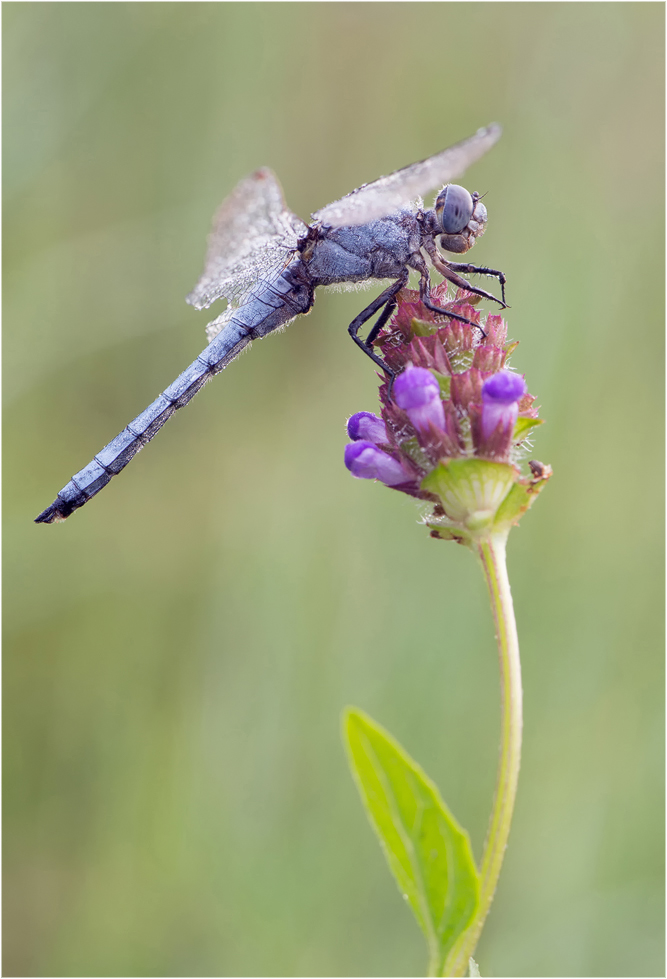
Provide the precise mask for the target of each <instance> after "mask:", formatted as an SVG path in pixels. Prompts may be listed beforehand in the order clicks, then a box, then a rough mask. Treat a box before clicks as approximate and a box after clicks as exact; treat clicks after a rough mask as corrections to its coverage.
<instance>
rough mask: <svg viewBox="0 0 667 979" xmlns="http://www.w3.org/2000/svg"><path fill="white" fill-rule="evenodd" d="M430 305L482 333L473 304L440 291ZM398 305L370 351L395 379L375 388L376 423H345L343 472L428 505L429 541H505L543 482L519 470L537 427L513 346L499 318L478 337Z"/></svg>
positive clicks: (407, 299)
mask: <svg viewBox="0 0 667 979" xmlns="http://www.w3.org/2000/svg"><path fill="white" fill-rule="evenodd" d="M433 297H434V299H435V300H436V302H437V303H438V305H440V306H443V308H444V309H445V310H447V311H448V312H454V313H458V314H459V315H463V316H465V317H466V319H469V320H471V321H472V323H474V324H479V326H480V327H482V323H481V322H480V316H479V313H478V312H477V311H476V310H475V309H474V305H473V304H474V303H475V302H477V297H476V296H474V295H472V294H470V293H466V292H463V290H459V291H458V292H457V294H456V296H455V298H454V300H451V299H448V297H447V288H446V283H442V284H441V285H440V286H438V287H437V289H435V290H434V291H433ZM397 298H398V304H397V308H396V311H395V313H394V315H393V317H392V319H391V320H390V322H389V323H388V324H387V326H385V328H384V329H383V330H382V331H381V332H380V334H379V335H378V337H377V339H376V341H375V343H376V344H377V346H378V347H379V349H380V353H381V355H382V357H383V358H384V360H385V362H386V363H387V364H388V366H389V367H391V369H392V370H394V371H395V372H396V378H395V380H394V384H393V389H392V390H391V391H390V385H389V384H388V383H387V382H386V381H384V382H383V383H382V384H381V386H380V402H381V405H382V417H381V418H380V417H378V416H377V415H374V414H372V413H371V412H358V413H357V414H356V415H353V416H352V418H350V420H349V422H348V434H349V436H350V438H351V439H353V442H352V444H351V445H348V446H347V448H346V451H345V464H346V465H347V467H348V469H350V471H351V472H352V474H353V475H355V476H359V477H361V478H366V479H379V480H380V481H381V482H383V483H385V484H386V485H387V486H391V487H392V488H395V489H396V488H397V489H400V490H401V491H402V492H405V493H409V494H410V495H412V496H416V497H418V498H419V499H422V500H425V501H428V502H430V503H432V504H434V508H433V512H432V514H431V516H430V517H428V518H427V519H426V523H427V525H428V526H429V528H430V529H431V532H432V534H433V536H436V537H442V538H446V539H455V540H459V541H461V542H464V543H470V542H471V541H472V540H473V539H477V540H479V539H480V537H481V536H484V535H488V534H489V533H491V532H505V533H506V532H507V531H508V530H509V527H510V525H511V524H512V523H516V522H517V520H518V518H519V516H520V515H521V513H523V512H524V511H525V510H526V509H528V507H529V506H530V504H531V503H532V500H533V499H534V497H535V494H536V493H537V492H538V491H539V490H540V489H541V488H542V486H543V485H544V484H545V482H546V480H547V479H548V478H549V476H550V475H551V470H550V468H549V467H548V466H543V465H542V464H541V463H540V464H531V470H530V474H529V475H528V474H526V475H525V476H524V475H522V474H521V470H520V468H519V463H520V462H521V461H522V460H523V458H524V456H525V454H526V452H525V450H526V436H527V435H528V433H529V432H530V431H531V430H532V429H534V428H535V427H536V426H537V425H539V424H541V420H540V419H539V418H538V417H537V410H536V409H535V408H534V407H533V402H534V400H535V399H534V397H533V396H532V395H530V394H528V390H527V386H526V382H525V380H524V378H523V377H522V376H521V375H520V374H517V373H515V372H514V371H512V370H510V369H509V366H508V359H509V356H510V354H511V353H512V352H513V350H514V349H515V348H516V346H517V344H516V343H511V342H509V343H508V341H507V326H506V324H505V322H504V321H503V319H502V317H500V316H497V315H488V316H487V317H486V319H485V321H484V323H483V331H484V332H483V334H482V330H481V329H479V330H478V329H475V328H474V327H472V326H469V325H468V324H467V323H462V322H461V321H460V320H455V319H451V318H448V317H447V316H446V315H444V314H434V313H432V312H431V311H430V310H428V309H427V308H426V307H425V306H424V305H423V304H422V303H421V301H420V298H419V294H418V293H416V292H412V291H411V290H409V289H403V290H402V292H400V293H399V295H398V297H397ZM380 446H382V448H380Z"/></svg>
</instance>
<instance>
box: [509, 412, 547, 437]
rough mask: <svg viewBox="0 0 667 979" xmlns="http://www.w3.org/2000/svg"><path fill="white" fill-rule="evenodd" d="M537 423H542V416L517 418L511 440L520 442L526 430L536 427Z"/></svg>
mask: <svg viewBox="0 0 667 979" xmlns="http://www.w3.org/2000/svg"><path fill="white" fill-rule="evenodd" d="M538 425H544V418H517V420H516V422H515V425H514V431H513V432H512V441H513V442H521V441H522V439H524V438H525V437H526V435H527V434H528V432H530V431H531V430H532V429H533V428H537V426H538Z"/></svg>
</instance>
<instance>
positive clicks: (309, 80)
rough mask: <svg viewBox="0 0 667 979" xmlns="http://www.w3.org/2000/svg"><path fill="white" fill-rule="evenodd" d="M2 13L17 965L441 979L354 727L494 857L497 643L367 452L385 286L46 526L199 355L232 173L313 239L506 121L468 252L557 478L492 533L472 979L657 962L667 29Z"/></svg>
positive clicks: (642, 968)
mask: <svg viewBox="0 0 667 979" xmlns="http://www.w3.org/2000/svg"><path fill="white" fill-rule="evenodd" d="M3 13H4V194H5V198H4V199H5V239H4V242H5V246H4V262H5V265H4V270H5V271H4V286H5V305H4V323H5V348H4V368H5V372H4V392H5V404H6V406H5V466H4V476H5V493H4V502H5V576H4V581H5V602H4V612H5V658H4V664H5V681H4V690H5V708H4V722H5V739H4V744H5V792H4V802H5V816H4V830H5V859H4V869H5V881H6V888H5V901H4V909H5V922H6V928H5V968H4V974H5V975H12V976H19V975H21V976H28V975H32V976H45V975H49V976H91V975H92V976H126V975H132V976H193V975H194V976H217V975H239V976H253V975H257V976H262V975H272V976H281V975H285V976H289V975H297V976H300V975H318V976H348V975H349V976H360V975H378V976H390V975H397V976H399V975H419V974H423V970H424V968H425V962H426V955H425V951H424V948H423V943H422V938H421V935H420V933H419V931H418V929H417V927H416V925H415V923H414V921H413V920H412V917H411V915H410V913H409V911H408V909H407V908H406V907H405V906H404V902H403V901H402V900H401V898H400V895H399V894H398V892H397V890H396V888H395V886H394V883H393V881H392V880H391V878H390V876H389V873H388V870H387V868H386V867H385V865H384V860H383V857H382V855H381V853H380V850H379V848H378V846H377V844H376V842H375V840H374V839H373V837H372V835H371V831H370V829H369V827H368V825H367V823H366V819H365V816H364V814H363V812H362V810H361V807H360V804H359V800H358V798H357V796H356V791H355V789H354V786H353V784H352V781H351V778H350V776H349V773H348V771H347V768H346V762H345V757H344V754H343V750H342V746H341V743H340V736H339V717H340V712H341V709H342V708H343V706H344V705H345V704H348V703H352V704H356V705H357V706H359V707H362V708H363V709H365V710H367V711H368V712H369V713H370V714H371V715H372V716H373V717H375V718H376V719H377V720H378V721H379V722H381V723H382V724H384V725H385V726H386V727H388V728H389V729H390V730H391V731H392V733H393V734H394V735H395V736H396V737H397V738H399V739H400V740H401V741H402V743H403V744H404V745H405V747H406V749H407V750H408V751H409V752H410V753H411V754H412V755H413V756H414V757H416V758H417V759H418V760H419V761H420V762H421V763H422V764H423V766H424V767H425V768H426V770H427V771H428V772H429V774H430V775H431V776H432V777H433V778H434V779H435V780H436V781H437V783H438V785H439V786H440V788H441V791H442V793H443V796H444V797H445V799H446V800H447V801H448V803H449V805H450V806H451V808H452V809H453V811H454V813H455V814H456V815H457V817H458V818H459V820H460V821H461V822H462V823H463V825H464V826H466V827H467V828H468V829H469V831H470V833H471V836H472V841H473V846H474V849H475V853H476V854H477V856H478V857H479V855H480V852H481V848H482V845H483V840H484V833H485V828H486V821H487V817H488V813H489V809H490V805H491V798H492V793H493V785H494V779H495V766H496V757H497V745H498V721H499V708H498V680H497V666H496V652H495V644H494V639H493V629H492V623H491V619H490V613H489V611H488V606H487V602H486V597H485V593H484V586H483V582H482V577H481V574H480V572H479V570H478V568H477V567H476V565H475V562H474V560H473V557H472V556H471V555H470V554H469V553H467V552H466V551H464V550H463V549H459V548H456V547H454V546H449V545H446V544H443V543H437V542H435V541H432V540H430V539H429V538H428V536H427V534H426V533H425V531H424V530H423V529H422V528H420V527H419V526H418V523H417V520H418V513H417V510H416V508H415V507H414V506H413V504H412V502H411V501H410V500H408V499H407V498H403V497H401V496H400V495H399V494H397V493H391V492H387V491H386V490H385V489H383V488H382V487H381V486H379V485H375V484H372V483H363V482H359V481H356V480H354V479H352V478H350V476H349V474H348V473H347V472H346V470H345V469H344V467H343V463H342V454H343V447H344V444H345V442H346V438H345V433H344V422H345V419H346V418H347V417H348V416H349V415H350V414H351V413H352V412H355V411H358V410H361V409H366V410H373V409H374V407H375V405H376V393H375V392H376V386H377V382H376V378H375V374H374V371H373V369H372V367H371V365H370V364H369V363H368V361H367V360H366V359H365V358H364V357H363V356H362V355H361V354H360V353H359V352H358V351H357V350H356V349H355V348H354V346H353V344H352V343H351V342H350V340H349V338H348V336H347V333H346V326H347V324H348V322H349V321H350V320H351V319H352V318H353V316H354V315H355V314H356V312H357V311H358V310H359V309H360V308H361V306H362V304H363V303H364V302H365V301H368V298H367V297H368V296H369V294H368V293H362V294H354V293H352V294H342V295H335V294H332V293H321V294H320V295H319V297H318V300H317V302H316V305H315V309H314V311H313V312H312V314H311V315H310V316H309V317H307V318H305V317H304V318H302V319H301V320H300V321H298V322H296V323H294V324H293V325H292V326H291V327H290V328H289V330H288V331H287V333H286V334H285V335H283V336H275V337H270V338H268V339H267V340H265V341H263V342H261V343H257V344H255V346H254V348H253V350H252V352H251V353H250V354H249V355H247V356H244V357H242V358H241V359H240V360H239V361H238V362H237V363H235V364H234V365H233V366H232V367H231V368H230V369H229V370H228V371H226V372H225V374H224V375H223V376H222V377H220V378H219V379H217V380H216V381H215V382H214V383H212V384H210V385H209V386H208V387H207V388H206V389H205V391H204V392H203V393H202V394H200V395H199V397H197V398H196V399H195V401H194V402H193V403H192V404H191V405H190V407H189V408H188V409H187V410H186V411H183V412H179V414H178V415H177V416H176V417H175V418H174V419H173V420H172V421H171V422H170V423H169V424H168V426H167V427H166V428H165V429H164V431H163V432H162V433H161V434H160V435H159V437H158V438H157V439H156V440H155V442H153V443H152V444H151V445H150V447H149V448H147V449H146V450H145V451H144V452H142V453H141V455H140V456H139V457H138V458H137V459H136V460H135V461H134V462H133V463H132V465H131V466H130V468H129V469H128V470H127V471H126V472H125V473H124V474H123V475H122V476H121V477H119V478H118V479H117V480H114V482H113V483H112V485H111V486H110V487H108V488H107V489H106V490H105V491H104V492H103V493H102V494H101V495H100V496H99V497H98V498H97V499H96V500H95V501H94V502H93V503H91V504H90V505H89V506H87V507H86V508H85V509H84V510H82V511H81V512H79V513H77V514H76V515H75V516H74V518H73V519H71V520H70V521H68V522H67V523H66V524H63V525H59V526H53V527H45V526H36V525H34V524H33V523H32V518H33V517H34V516H35V515H36V514H37V513H38V512H39V511H40V510H41V509H42V508H43V507H45V506H46V505H48V504H49V503H50V502H51V500H52V499H53V497H54V496H55V493H56V492H57V490H58V489H59V488H60V487H61V486H63V485H64V483H66V482H67V480H68V479H69V477H70V475H71V474H72V473H73V472H75V471H76V470H78V469H80V468H81V466H83V465H84V464H85V463H87V462H88V461H89V459H90V458H91V457H92V456H93V454H94V453H95V452H96V451H98V450H99V449H100V448H101V447H102V446H103V445H104V444H105V443H106V442H107V441H108V440H109V439H110V438H111V437H112V436H114V435H115V434H116V433H117V432H118V431H120V429H121V428H122V427H123V426H124V425H125V424H126V423H127V422H128V421H129V420H130V419H131V418H133V417H134V416H135V415H136V414H137V413H138V412H139V411H140V410H141V409H143V408H144V407H145V405H146V404H148V403H149V402H150V401H151V400H152V399H153V398H154V397H155V396H156V395H157V393H158V392H159V391H161V390H162V389H163V388H164V387H165V386H166V384H168V383H169V382H170V381H171V380H172V379H173V378H174V377H175V376H176V375H177V374H178V373H179V372H180V371H181V370H182V369H183V368H184V367H185V366H186V365H187V364H188V363H189V362H190V361H191V360H193V359H194V357H195V356H196V354H197V353H198V352H199V351H200V349H202V348H203V346H204V345H205V336H204V326H205V324H206V322H207V321H208V319H210V318H211V316H209V315H207V313H205V312H203V313H196V312H194V311H193V310H192V309H190V308H189V307H186V306H185V304H184V302H183V298H184V296H185V294H186V293H187V292H188V291H189V290H190V289H191V287H192V285H193V284H194V282H195V281H196V279H197V277H198V276H199V273H200V271H201V268H202V260H203V254H204V247H205V236H206V234H207V231H208V228H209V222H210V219H211V215H212V214H213V211H214V210H215V208H216V207H217V205H218V204H219V202H220V200H221V199H222V198H223V197H224V195H225V194H227V193H228V192H229V191H230V190H231V188H232V187H233V186H234V184H235V183H236V181H237V180H238V179H239V178H240V177H242V176H243V175H245V174H246V173H248V172H249V171H250V170H252V169H254V168H255V167H257V166H260V165H264V164H265V165H269V166H271V167H272V168H273V169H274V170H275V171H276V172H277V173H278V174H279V176H280V178H281V180H282V182H283V185H284V188H285V193H286V197H287V200H288V202H289V204H290V205H291V207H292V208H293V209H294V210H295V211H296V212H297V213H298V214H300V215H301V216H302V217H307V216H308V214H309V213H310V212H311V211H313V210H315V209H316V208H318V207H320V206H322V205H323V204H324V203H326V202H328V201H330V200H333V199H334V198H336V197H338V196H340V195H341V194H344V193H346V192H347V191H348V190H350V189H351V188H353V187H355V186H358V185H359V184H360V183H362V182H363V181H366V180H370V179H373V178H374V177H376V176H378V175H379V174H382V173H388V172H389V171H391V170H393V169H394V168H396V167H399V166H403V165H405V164H408V163H410V162H412V161H414V160H417V159H420V158H423V157H425V156H427V155H429V154H431V153H434V152H437V151H438V150H440V149H442V148H443V147H445V146H447V145H449V144H450V143H452V142H454V141H456V140H458V139H460V138H462V137H464V136H466V135H469V134H470V133H472V132H473V131H474V130H475V129H476V128H477V127H479V126H482V125H485V124H487V123H489V122H491V121H492V120H498V121H499V122H501V123H502V124H503V126H504V136H503V139H502V141H501V142H500V144H499V145H498V146H497V147H496V148H495V149H494V150H493V151H492V152H491V153H490V154H489V155H488V156H487V157H486V158H485V159H484V160H483V161H481V162H480V163H479V164H477V165H476V166H475V168H474V170H472V171H471V172H470V174H469V175H468V177H467V178H466V180H465V182H466V183H467V185H468V186H469V187H470V189H477V190H479V191H481V192H484V191H488V197H487V198H486V204H487V206H488V209H489V215H490V221H489V229H488V232H487V234H486V236H485V238H484V240H483V241H481V242H480V244H478V245H477V247H476V249H475V254H474V259H475V260H476V261H478V262H480V263H482V264H484V263H486V264H489V265H491V266H493V267H495V268H501V269H503V270H504V271H505V272H506V273H507V276H508V282H509V285H508V297H509V301H510V302H511V305H512V309H511V310H510V311H509V312H508V320H509V325H510V336H513V337H515V338H517V339H519V340H520V341H521V346H520V348H519V350H518V351H517V353H516V354H515V356H514V360H513V364H514V366H515V367H516V368H517V369H518V370H520V371H526V373H527V377H528V381H529V386H530V390H531V391H532V392H533V393H535V394H536V395H537V396H538V403H540V404H541V405H542V415H543V417H545V418H546V419H547V424H546V425H545V426H544V427H543V428H542V429H540V431H539V432H538V434H537V437H536V446H535V452H534V454H535V456H536V457H537V458H539V459H542V460H543V461H545V462H549V463H551V464H552V465H553V467H554V470H555V476H554V478H553V481H552V483H551V485H550V486H549V487H548V489H547V491H546V492H545V493H544V495H543V496H542V497H541V498H540V500H539V503H538V505H537V506H536V507H535V510H534V511H533V512H532V513H531V514H530V515H529V516H528V517H527V518H525V519H524V521H523V525H522V526H521V528H520V529H519V530H516V531H515V532H514V534H513V536H512V538H511V539H510V547H509V560H510V574H511V578H512V582H513V591H514V596H515V601H516V607H517V615H518V621H519V631H520V636H521V641H522V653H523V662H524V671H525V678H524V685H525V705H526V706H525V710H526V715H525V754H524V764H523V770H522V779H521V783H520V788H519V798H518V808H517V813H516V819H515V824H514V828H513V832H512V837H511V840H510V847H509V850H508V853H507V859H506V864H505V868H504V872H503V875H502V879H501V884H500V888H499V892H498V895H497V898H496V902H495V904H494V907H493V910H492V914H491V917H490V919H489V921H488V924H487V927H486V930H485V933H484V936H483V939H482V942H481V944H480V946H479V949H478V956H477V958H478V960H479V962H480V966H481V971H482V975H486V976H657V975H663V852H662V851H663V772H664V766H663V690H664V684H663V652H662V650H663V642H662V640H663V635H662V633H663V628H662V626H663V619H662V596H663V573H662V567H663V566H662V541H663V531H662V504H661V501H662V446H663V362H664V361H663V346H662V345H663V339H662V321H663V284H662V280H663V274H662V273H663V262H664V255H663V120H664V105H663V68H664V64H663V38H664V26H663V17H664V7H663V5H662V4H658V3H563V4H560V3H544V4H543V3H491V4H487V3H470V4H467V3H425V4H422V3H414V4H406V3H387V4H385V3H370V4H365V3H341V4H339V3H326V4H314V3H313V4H311V3H294V4H292V3H287V4H283V3H271V4H262V3H248V4H236V3H229V4H228V3H210V4H209V3H136V4H126V3H117V4H116V3H113V4H107V3H100V4H91V3H62V4H40V3H32V4H22V3H9V4H5V5H4V8H3ZM216 314H217V309H214V310H213V315H216Z"/></svg>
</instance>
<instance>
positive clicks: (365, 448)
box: [345, 439, 411, 486]
mask: <svg viewBox="0 0 667 979" xmlns="http://www.w3.org/2000/svg"><path fill="white" fill-rule="evenodd" d="M345 465H346V466H347V468H348V469H349V470H350V472H351V473H352V475H353V476H356V477H357V479H379V480H380V482H381V483H385V484H386V485H387V486H398V485H400V484H401V483H407V482H409V481H410V479H411V477H410V476H409V475H408V473H406V472H405V470H404V469H403V466H402V465H401V464H400V462H397V461H396V459H394V458H393V456H390V455H389V454H388V453H387V452H383V451H382V449H378V447H377V446H376V445H374V444H373V443H372V442H367V441H364V440H363V439H359V440H358V441H357V442H352V443H351V444H350V445H346V446H345Z"/></svg>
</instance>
